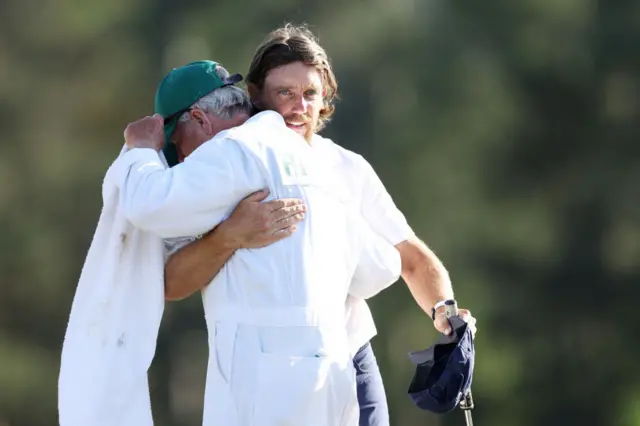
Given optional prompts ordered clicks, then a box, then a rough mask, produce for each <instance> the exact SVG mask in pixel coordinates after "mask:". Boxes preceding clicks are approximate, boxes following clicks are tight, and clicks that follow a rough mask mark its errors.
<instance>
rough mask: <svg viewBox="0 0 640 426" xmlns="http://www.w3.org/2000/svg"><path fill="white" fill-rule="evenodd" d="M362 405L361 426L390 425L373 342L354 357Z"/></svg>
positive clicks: (359, 399)
mask: <svg viewBox="0 0 640 426" xmlns="http://www.w3.org/2000/svg"><path fill="white" fill-rule="evenodd" d="M353 365H354V367H355V369H356V383H357V386H358V404H359V405H360V425H359V426H389V407H388V405H387V395H386V393H385V391H384V385H383V383H382V375H381V374H380V369H379V368H378V361H377V360H376V356H375V355H374V354H373V348H372V347H371V342H367V343H366V344H365V345H364V346H363V347H361V348H360V349H359V350H358V352H357V353H356V356H355V357H353Z"/></svg>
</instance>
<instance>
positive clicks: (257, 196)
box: [245, 188, 270, 202]
mask: <svg viewBox="0 0 640 426" xmlns="http://www.w3.org/2000/svg"><path fill="white" fill-rule="evenodd" d="M269 192H270V191H269V189H268V188H267V189H263V190H262V191H256V192H254V193H253V194H251V195H248V196H247V197H246V198H245V200H247V201H257V202H259V201H262V200H264V199H266V198H267V197H268V196H269Z"/></svg>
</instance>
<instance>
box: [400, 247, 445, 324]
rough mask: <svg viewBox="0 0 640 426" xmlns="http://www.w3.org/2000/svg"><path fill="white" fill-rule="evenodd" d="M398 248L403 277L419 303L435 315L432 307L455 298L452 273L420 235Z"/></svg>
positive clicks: (428, 312) (424, 309)
mask: <svg viewBox="0 0 640 426" xmlns="http://www.w3.org/2000/svg"><path fill="white" fill-rule="evenodd" d="M396 248H398V250H399V251H400V254H401V257H402V278H403V279H404V281H405V282H406V283H407V286H408V287H409V291H410V292H411V295H412V296H413V298H414V299H415V300H416V302H417V303H418V305H419V306H420V307H421V308H422V310H423V311H425V312H426V313H427V314H428V315H429V316H431V308H432V307H433V306H434V305H435V304H436V303H438V302H439V301H441V300H445V299H452V298H453V288H452V286H451V279H450V278H449V273H448V272H447V270H446V268H445V267H444V265H443V264H442V262H441V261H440V259H438V257H437V256H436V255H435V253H434V252H433V251H432V250H431V249H429V248H428V247H427V246H426V245H425V244H424V243H423V242H422V241H420V240H419V239H418V238H412V239H410V240H407V241H404V242H402V243H400V244H398V245H396Z"/></svg>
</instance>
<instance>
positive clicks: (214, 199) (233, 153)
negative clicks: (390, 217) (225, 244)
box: [114, 61, 401, 426]
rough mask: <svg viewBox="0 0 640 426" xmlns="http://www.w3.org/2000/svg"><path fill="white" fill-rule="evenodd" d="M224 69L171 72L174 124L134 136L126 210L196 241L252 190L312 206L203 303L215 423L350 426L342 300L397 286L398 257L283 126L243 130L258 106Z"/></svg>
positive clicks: (149, 126) (233, 266)
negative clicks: (169, 156)
mask: <svg viewBox="0 0 640 426" xmlns="http://www.w3.org/2000/svg"><path fill="white" fill-rule="evenodd" d="M219 68H220V67H216V66H211V63H210V62H206V61H200V62H195V63H191V64H188V65H187V66H185V67H183V68H178V69H175V70H173V71H172V72H171V73H170V74H169V75H168V76H167V77H166V78H165V79H164V80H163V82H162V83H161V85H160V87H159V89H158V94H157V96H156V111H157V112H162V113H164V114H165V116H164V118H163V116H161V115H160V114H156V115H154V116H153V117H145V118H143V119H142V120H138V121H137V122H135V123H132V124H130V125H129V126H128V127H127V129H126V130H125V139H126V141H127V145H128V146H129V148H130V151H129V152H127V153H125V154H124V155H123V156H121V157H120V158H119V159H118V160H117V163H118V164H117V165H116V167H114V169H115V170H117V171H118V172H117V173H119V182H120V186H119V189H120V194H121V195H120V202H121V204H122V209H123V211H124V212H125V215H126V217H127V219H128V220H129V221H130V222H131V223H132V224H133V225H134V226H135V227H136V228H138V229H140V230H142V231H148V232H151V233H154V234H157V235H160V236H161V237H163V238H178V239H182V238H184V237H185V236H187V237H189V236H195V238H196V239H197V238H198V237H199V236H200V235H202V234H204V233H206V232H209V231H210V230H211V229H214V228H215V227H216V226H218V225H219V224H220V223H222V222H223V221H224V219H226V218H227V217H228V216H229V215H230V214H231V212H232V211H233V209H234V208H235V206H236V205H237V204H238V203H239V202H240V200H242V199H243V198H244V197H246V196H247V195H249V194H251V193H253V192H255V191H258V190H261V189H264V188H268V189H269V190H270V191H271V195H270V197H275V198H284V197H296V198H301V199H303V200H304V201H305V203H306V204H307V206H308V214H307V215H306V217H305V218H304V220H303V221H302V222H300V223H299V228H300V229H299V230H298V231H297V232H295V233H293V234H292V235H291V236H290V237H288V238H286V239H284V240H282V241H280V242H278V243H277V244H271V245H268V246H266V247H263V248H261V249H258V250H242V249H241V250H236V251H235V253H234V255H233V256H232V257H231V258H230V259H229V260H228V261H227V263H226V264H225V265H224V267H223V268H222V270H221V271H220V272H219V273H218V274H217V275H216V276H215V278H214V279H213V281H212V282H211V284H210V285H209V286H208V287H207V288H206V290H205V291H204V292H203V300H204V308H205V313H206V319H207V327H208V330H209V345H210V357H209V364H208V372H207V385H206V394H205V412H204V424H205V425H213V424H224V425H229V426H234V425H238V426H240V425H249V424H256V422H257V423H258V424H261V425H265V426H269V425H273V426H275V425H279V424H304V425H311V426H314V425H315V426H335V425H338V426H341V425H344V426H353V425H355V424H357V422H358V416H359V407H358V401H357V394H356V371H355V367H354V365H353V355H354V352H353V347H352V345H351V344H350V341H349V336H348V333H347V329H346V323H345V318H346V315H347V312H346V305H345V302H346V300H347V296H348V295H353V296H354V297H357V298H359V299H366V298H369V297H371V296H373V295H375V294H377V293H378V292H380V291H381V290H383V289H384V288H386V287H388V286H389V285H391V284H392V283H393V282H395V281H396V280H397V278H398V276H399V273H400V268H401V264H400V257H399V253H398V251H397V250H396V248H395V247H394V246H393V245H392V244H390V243H388V242H387V241H385V240H384V239H383V238H382V237H380V236H378V235H376V234H375V233H373V232H372V231H371V229H370V228H369V227H368V225H367V223H366V222H365V221H364V220H363V219H362V217H361V216H360V213H359V212H358V211H356V210H355V209H353V208H352V207H351V206H350V205H349V203H348V200H347V199H345V197H348V195H349V194H348V193H347V192H345V191H344V185H343V182H342V181H341V179H340V178H341V176H340V175H339V174H335V173H333V172H334V166H335V164H333V163H332V162H331V161H324V160H321V159H318V158H316V156H315V153H314V151H313V149H311V147H310V145H309V144H308V143H307V141H306V140H305V138H304V137H302V136H301V134H300V133H299V132H297V131H296V130H295V129H294V128H292V125H291V123H288V122H287V121H285V118H284V117H283V116H282V115H280V114H278V113H277V112H274V111H264V112H260V113H258V114H256V115H254V116H253V117H251V118H249V119H248V120H246V119H247V117H248V116H249V113H250V110H249V108H250V104H249V101H248V97H247V95H246V94H245V93H244V92H243V91H242V90H240V89H238V88H237V87H235V86H233V84H232V83H231V80H228V79H223V78H220V75H218V74H217V73H216V69H219ZM236 79H237V77H236ZM245 120H246V121H245ZM243 121H244V123H243V124H241V125H239V124H240V123H242V122H243ZM294 125H295V123H294ZM214 136H215V137H214ZM167 143H170V144H173V145H174V146H175V148H176V151H177V155H176V159H177V160H178V161H179V162H180V164H178V165H176V166H174V167H172V168H165V166H164V164H163V162H162V159H161V157H160V156H159V153H158V151H160V150H161V149H162V148H163V147H165V146H166V145H167ZM192 238H193V237H192Z"/></svg>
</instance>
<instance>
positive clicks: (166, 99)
mask: <svg viewBox="0 0 640 426" xmlns="http://www.w3.org/2000/svg"><path fill="white" fill-rule="evenodd" d="M216 67H218V63H217V62H213V61H196V62H191V63H190V64H187V65H185V66H183V67H180V68H174V69H173V70H171V72H169V74H167V76H166V77H165V78H164V79H163V80H162V81H161V82H160V85H159V86H158V90H157V91H156V99H155V112H156V114H160V115H161V116H162V117H163V118H164V147H163V148H162V152H163V153H164V156H165V158H166V160H167V163H168V164H169V167H173V166H175V165H176V164H178V150H177V149H176V146H175V144H173V143H171V136H172V135H173V132H174V131H175V130H176V125H177V124H178V119H179V118H180V116H181V115H182V113H184V112H186V111H188V110H189V108H191V105H193V104H194V103H196V101H198V99H200V98H202V97H204V96H206V95H208V94H209V93H211V92H213V91H214V90H216V89H219V88H221V87H225V86H230V85H233V84H236V83H238V82H240V81H242V76H241V75H240V74H234V75H231V76H229V77H226V78H220V77H219V76H218V74H216V72H215V70H216Z"/></svg>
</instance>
